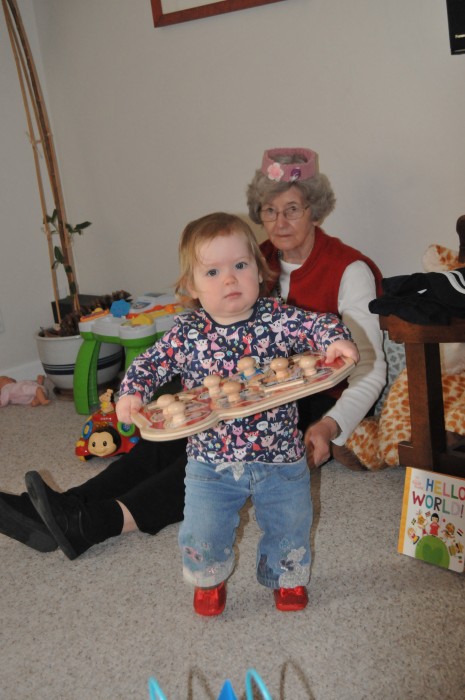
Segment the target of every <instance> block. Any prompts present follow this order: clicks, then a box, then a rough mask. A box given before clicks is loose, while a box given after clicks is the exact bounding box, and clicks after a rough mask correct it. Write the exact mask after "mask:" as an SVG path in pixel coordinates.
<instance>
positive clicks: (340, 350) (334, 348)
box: [325, 340, 360, 365]
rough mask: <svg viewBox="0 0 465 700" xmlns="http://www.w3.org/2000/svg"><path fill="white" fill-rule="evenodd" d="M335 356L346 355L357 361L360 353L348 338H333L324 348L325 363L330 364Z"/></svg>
mask: <svg viewBox="0 0 465 700" xmlns="http://www.w3.org/2000/svg"><path fill="white" fill-rule="evenodd" d="M337 357H348V358H350V359H351V360H353V361H354V362H355V363H357V362H358V361H359V359H360V355H359V352H358V349H357V346H356V345H355V343H352V341H350V340H335V341H334V343H331V345H329V346H328V348H327V350H326V360H325V364H327V365H330V364H332V363H333V362H334V360H335V359H336V358H337Z"/></svg>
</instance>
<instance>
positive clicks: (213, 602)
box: [194, 581, 226, 615]
mask: <svg viewBox="0 0 465 700" xmlns="http://www.w3.org/2000/svg"><path fill="white" fill-rule="evenodd" d="M225 605H226V586H225V583H224V581H222V582H221V583H220V584H219V586H215V587H214V588H196V589H195V590H194V610H195V612H196V613H198V614H199V615H221V613H222V612H223V610H224V606H225Z"/></svg>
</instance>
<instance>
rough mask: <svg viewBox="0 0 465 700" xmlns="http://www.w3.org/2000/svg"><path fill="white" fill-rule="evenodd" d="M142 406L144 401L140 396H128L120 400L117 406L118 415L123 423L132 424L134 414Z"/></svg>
mask: <svg viewBox="0 0 465 700" xmlns="http://www.w3.org/2000/svg"><path fill="white" fill-rule="evenodd" d="M141 406H142V399H141V397H140V396H139V394H126V395H125V396H122V397H121V398H120V399H118V401H117V404H116V415H117V417H118V420H119V421H121V423H127V424H129V423H132V414H133V413H137V412H138V410H139V409H140V407H141Z"/></svg>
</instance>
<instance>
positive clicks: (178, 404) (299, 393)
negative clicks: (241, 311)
mask: <svg viewBox="0 0 465 700" xmlns="http://www.w3.org/2000/svg"><path fill="white" fill-rule="evenodd" d="M277 359H279V360H280V362H279V363H277V364H276V360H277ZM282 360H284V363H283V362H281V361H282ZM353 367H354V363H353V361H352V360H350V359H348V358H338V359H337V360H336V361H335V362H334V363H333V364H331V365H326V364H325V361H324V357H323V356H322V355H314V354H310V353H305V354H303V355H294V356H292V357H289V358H275V360H272V361H271V362H270V363H269V364H267V365H264V366H263V367H260V366H257V365H256V364H251V363H250V358H242V360H240V362H239V364H238V368H239V370H241V372H240V373H239V374H235V375H232V376H230V377H227V378H225V377H220V376H218V375H209V376H208V377H206V378H205V381H204V385H203V386H199V387H196V388H193V389H190V390H186V391H182V392H179V393H178V394H174V395H171V394H164V395H162V396H160V397H159V398H158V399H157V400H156V401H154V402H152V403H150V404H148V405H147V406H143V407H142V409H141V410H140V412H139V413H136V414H135V415H134V416H133V421H134V423H135V425H137V427H138V428H139V429H140V433H141V436H142V437H143V438H145V439H146V440H153V441H161V442H163V441H165V440H174V439H176V438H180V437H188V436H189V435H194V434H195V433H199V432H201V431H202V430H206V429H207V428H212V427H213V426H214V425H216V424H217V423H218V422H220V421H221V420H230V419H234V418H245V417H247V416H251V415H254V414H256V413H261V412H262V411H266V410H268V409H270V408H274V407H275V406H280V405H282V404H285V403H288V402H290V401H296V400H297V399H300V398H302V397H303V396H308V395H309V394H314V393H317V392H319V391H324V390H325V389H329V388H331V387H333V386H335V385H336V384H339V382H341V381H342V380H343V379H345V378H346V377H347V376H348V375H349V374H350V372H351V371H352V369H353Z"/></svg>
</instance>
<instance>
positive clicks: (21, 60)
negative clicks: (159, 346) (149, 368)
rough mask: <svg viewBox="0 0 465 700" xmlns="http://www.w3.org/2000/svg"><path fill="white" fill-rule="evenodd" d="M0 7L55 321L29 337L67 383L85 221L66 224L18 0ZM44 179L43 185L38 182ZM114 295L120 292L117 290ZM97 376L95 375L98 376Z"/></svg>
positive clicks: (74, 345)
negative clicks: (78, 241)
mask: <svg viewBox="0 0 465 700" xmlns="http://www.w3.org/2000/svg"><path fill="white" fill-rule="evenodd" d="M2 7H3V11H4V15H5V20H6V25H7V29H8V35H9V38H10V43H11V47H12V50H13V55H14V59H15V63H16V68H17V71H18V78H19V83H20V88H21V94H22V98H23V104H24V109H25V112H26V120H27V126H28V136H29V140H30V143H31V146H32V153H33V157H34V164H35V171H36V178H37V184H38V188H39V197H40V202H41V208H42V220H43V225H44V229H45V232H46V235H47V243H48V250H49V258H50V271H51V274H52V284H53V292H54V297H55V313H56V320H57V326H54V327H51V328H50V329H46V330H45V329H41V330H40V331H37V332H36V334H35V337H36V341H37V343H38V348H39V357H40V360H41V362H42V364H43V366H44V370H45V372H46V373H47V374H49V375H51V378H52V381H53V383H54V384H55V386H56V387H58V388H59V389H72V386H73V371H74V363H75V360H76V357H77V353H78V351H79V347H80V345H81V342H82V340H81V337H80V335H79V332H78V327H77V323H78V319H79V316H80V314H81V302H80V294H79V286H78V282H77V277H76V271H75V267H74V259H73V250H72V239H73V236H74V235H75V234H78V235H81V234H82V233H83V231H84V230H85V229H86V228H88V227H89V226H90V225H91V224H90V222H89V221H85V222H83V223H81V224H77V225H76V226H72V225H71V224H69V222H68V220H67V216H66V211H65V204H64V197H63V191H62V187H61V178H60V174H59V169H58V162H57V157H56V153H55V146H54V143H53V136H52V129H51V125H50V122H49V118H48V114H47V110H46V107H45V101H44V97H43V93H42V89H41V86H40V82H39V78H38V75H37V71H36V67H35V63H34V59H33V56H32V52H31V48H30V45H29V41H28V38H27V34H26V31H25V28H24V25H23V21H22V18H21V15H20V12H19V8H18V4H17V1H16V0H2ZM41 156H42V157H41ZM43 169H44V170H46V174H44V175H43V173H42V170H43ZM44 179H45V180H46V179H48V185H49V188H46V187H45V186H44ZM48 190H49V191H48ZM50 197H51V198H52V199H53V205H54V206H53V213H52V215H51V216H49V215H48V214H47V211H49V210H50V209H51V207H48V206H47V199H49V198H50ZM53 236H57V237H58V239H59V243H58V244H57V245H54V244H53ZM60 265H61V266H63V270H64V273H65V276H66V281H67V286H68V292H69V297H68V300H69V303H70V308H71V314H72V316H71V317H70V316H69V314H68V315H66V316H63V317H62V315H61V300H60V299H59V291H58V283H57V275H56V272H57V268H58V267H59V266H60ZM117 294H119V295H120V294H124V295H127V297H128V296H129V295H128V294H127V292H124V293H120V292H119V293H117ZM127 297H126V298H127ZM110 298H111V297H110ZM118 298H121V296H119V297H118ZM101 302H102V300H101V299H99V303H101ZM95 303H97V302H95ZM110 303H111V302H110ZM91 310H92V309H91V308H89V307H87V308H86V312H87V313H90V311H91ZM68 345H70V346H71V350H68V349H67V350H66V352H65V359H64V360H63V361H59V360H58V359H57V356H58V354H61V352H62V348H64V347H65V346H68ZM105 345H108V348H105V347H103V344H102V350H101V355H102V357H103V355H104V354H105V353H108V354H110V355H113V358H114V361H113V363H111V361H108V360H102V363H103V362H104V364H105V366H107V365H110V367H111V372H114V373H115V374H117V372H118V370H119V367H120V364H121V348H120V347H119V346H114V345H110V344H105ZM52 347H53V350H50V352H51V353H52V354H51V356H50V357H49V355H48V352H49V350H48V348H52ZM46 348H47V350H46ZM59 362H62V364H63V367H61V366H60V364H59ZM111 372H110V373H111ZM107 378H108V374H107V375H106V376H105V381H106V379H107ZM100 379H101V378H100V377H99V382H100ZM102 381H103V377H102Z"/></svg>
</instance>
